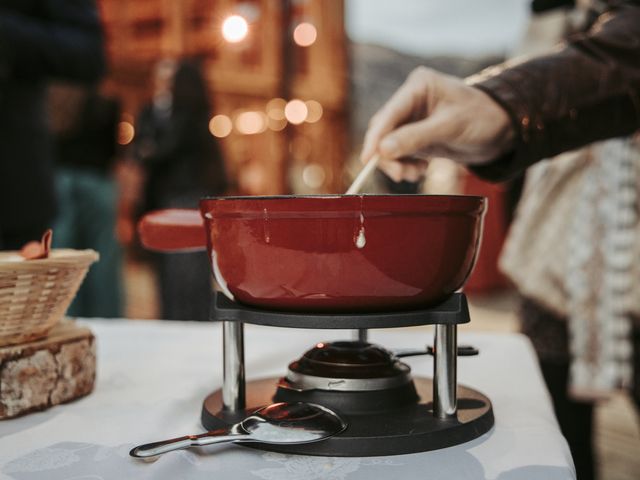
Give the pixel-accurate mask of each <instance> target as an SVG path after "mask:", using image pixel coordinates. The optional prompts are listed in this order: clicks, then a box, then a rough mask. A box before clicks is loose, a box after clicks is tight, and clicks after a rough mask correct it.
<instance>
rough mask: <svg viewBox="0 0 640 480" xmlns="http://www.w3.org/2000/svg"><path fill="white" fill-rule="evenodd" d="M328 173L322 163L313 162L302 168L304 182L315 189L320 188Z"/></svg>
mask: <svg viewBox="0 0 640 480" xmlns="http://www.w3.org/2000/svg"><path fill="white" fill-rule="evenodd" d="M326 178H327V174H326V172H325V170H324V167H323V166H322V165H319V164H317V163H311V164H309V165H307V166H306V167H304V170H302V181H303V182H304V184H305V185H306V186H307V187H309V188H313V189H318V188H320V187H322V186H323V185H324V181H325V180H326Z"/></svg>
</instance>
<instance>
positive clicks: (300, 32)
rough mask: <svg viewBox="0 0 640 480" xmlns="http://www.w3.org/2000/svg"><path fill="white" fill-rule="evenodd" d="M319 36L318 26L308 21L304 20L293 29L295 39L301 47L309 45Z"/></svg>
mask: <svg viewBox="0 0 640 480" xmlns="http://www.w3.org/2000/svg"><path fill="white" fill-rule="evenodd" d="M316 38H318V31H317V30H316V27H314V26H313V25H312V24H310V23H308V22H302V23H301V24H299V25H298V26H297V27H296V28H295V29H294V30H293V41H294V42H296V43H297V44H298V45H300V46H301V47H309V46H311V45H313V43H314V42H315V41H316Z"/></svg>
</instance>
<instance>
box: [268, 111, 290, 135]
mask: <svg viewBox="0 0 640 480" xmlns="http://www.w3.org/2000/svg"><path fill="white" fill-rule="evenodd" d="M283 116H284V113H283ZM286 126H287V120H286V119H284V118H283V119H282V120H276V119H275V118H271V117H267V127H269V130H273V131H274V132H279V131H280V130H284V128H285V127H286Z"/></svg>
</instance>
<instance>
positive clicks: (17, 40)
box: [0, 0, 105, 82]
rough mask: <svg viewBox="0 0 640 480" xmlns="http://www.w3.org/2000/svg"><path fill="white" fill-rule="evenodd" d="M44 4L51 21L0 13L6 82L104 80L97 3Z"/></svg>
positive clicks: (1, 67)
mask: <svg viewBox="0 0 640 480" xmlns="http://www.w3.org/2000/svg"><path fill="white" fill-rule="evenodd" d="M43 4H44V6H43V8H44V9H45V10H46V13H47V18H46V19H43V18H33V17H28V16H24V15H20V14H18V13H15V12H12V11H6V10H0V55H1V56H2V58H1V59H0V70H3V71H4V76H5V77H9V76H10V77H12V78H19V79H32V78H41V77H56V78H64V79H69V80H76V81H85V82H91V81H95V80H97V79H99V78H100V76H101V75H102V73H103V71H104V63H105V61H104V54H103V45H102V32H101V27H100V23H99V19H98V16H97V11H96V9H95V5H94V3H93V2H91V1H88V0H87V1H83V2H72V1H68V0H64V1H62V0H47V1H45V2H43ZM0 73H2V72H0Z"/></svg>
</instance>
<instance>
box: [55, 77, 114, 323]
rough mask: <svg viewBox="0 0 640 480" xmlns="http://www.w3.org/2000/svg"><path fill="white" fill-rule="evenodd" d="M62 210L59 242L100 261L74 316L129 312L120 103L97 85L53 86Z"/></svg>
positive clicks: (84, 287) (57, 234)
mask: <svg viewBox="0 0 640 480" xmlns="http://www.w3.org/2000/svg"><path fill="white" fill-rule="evenodd" d="M50 119H51V127H52V131H53V134H54V146H55V163H56V191H57V195H58V205H59V211H58V216H57V218H56V222H55V223H54V232H55V234H54V236H53V246H54V247H56V248H76V249H85V248H91V249H94V250H96V251H97V252H98V253H99V254H100V261H99V262H98V263H97V264H96V265H94V266H93V267H92V268H91V269H90V270H89V272H88V274H87V277H86V278H85V280H84V282H83V284H82V286H81V287H80V290H79V291H78V293H77V295H76V298H75V299H74V301H73V303H72V304H71V306H70V307H69V310H68V314H69V315H74V316H80V317H107V318H116V317H122V315H123V300H122V297H123V295H122V251H121V247H120V245H119V243H118V240H117V239H116V234H115V233H116V205H117V188H116V182H115V179H114V169H115V164H116V159H117V147H116V145H117V128H118V122H119V119H120V106H119V103H118V101H117V100H115V99H113V98H108V97H104V96H102V95H101V94H100V93H99V92H98V90H97V89H96V88H95V87H80V86H70V85H56V86H53V87H52V88H51V89H50Z"/></svg>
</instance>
